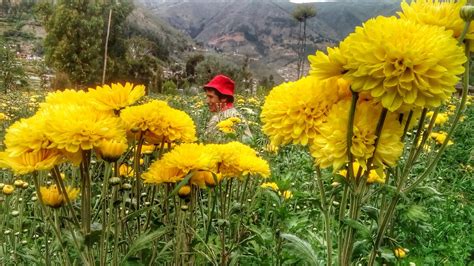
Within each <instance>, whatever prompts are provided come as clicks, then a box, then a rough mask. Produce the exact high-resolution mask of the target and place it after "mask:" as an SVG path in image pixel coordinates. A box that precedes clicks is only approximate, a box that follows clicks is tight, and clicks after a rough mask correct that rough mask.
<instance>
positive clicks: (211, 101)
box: [206, 90, 226, 112]
mask: <svg viewBox="0 0 474 266" xmlns="http://www.w3.org/2000/svg"><path fill="white" fill-rule="evenodd" d="M206 97H207V99H206V102H207V105H208V106H209V111H211V112H218V111H220V110H222V107H223V106H224V105H225V102H226V99H225V98H224V99H219V97H218V96H217V95H216V93H215V92H214V91H213V90H206Z"/></svg>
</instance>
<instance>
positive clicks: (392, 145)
mask: <svg viewBox="0 0 474 266" xmlns="http://www.w3.org/2000/svg"><path fill="white" fill-rule="evenodd" d="M350 105H351V101H350V100H343V101H340V102H339V103H337V104H336V105H334V106H333V108H332V109H331V111H330V112H329V114H328V118H327V121H328V122H327V123H324V124H323V125H322V126H321V129H320V130H321V135H319V136H317V137H316V138H315V140H314V143H313V145H311V146H310V151H311V154H312V155H313V157H314V158H315V159H316V163H317V164H319V165H320V166H321V167H322V168H326V167H329V166H332V167H333V171H337V170H338V169H339V168H341V166H343V165H344V164H346V163H347V162H348V159H347V125H348V123H349V109H350ZM381 111H382V107H381V106H380V105H379V104H377V103H375V102H374V101H358V103H357V106H356V113H355V118H354V127H353V137H352V146H351V153H352V154H353V156H354V159H355V160H357V161H359V163H360V164H361V166H362V167H363V168H364V169H365V168H366V167H367V166H366V165H365V164H366V162H367V160H368V159H369V158H370V157H372V155H373V153H374V144H375V139H376V136H375V133H376V132H375V131H376V127H377V122H378V120H379V117H380V113H381ZM402 133H403V127H402V126H401V125H400V123H399V122H398V115H397V114H394V113H388V114H387V117H386V118H385V122H384V125H383V129H382V132H381V134H380V140H379V142H378V146H377V151H376V152H375V156H374V161H373V164H374V165H375V167H376V168H378V167H382V168H383V166H384V165H389V166H393V165H395V164H396V161H397V160H398V158H399V157H400V155H401V153H402V151H403V143H402V142H401V141H400V138H401V135H402Z"/></svg>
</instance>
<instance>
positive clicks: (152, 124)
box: [120, 100, 170, 132]
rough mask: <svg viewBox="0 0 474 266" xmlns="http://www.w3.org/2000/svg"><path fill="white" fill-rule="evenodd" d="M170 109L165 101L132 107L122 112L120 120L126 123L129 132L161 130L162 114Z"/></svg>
mask: <svg viewBox="0 0 474 266" xmlns="http://www.w3.org/2000/svg"><path fill="white" fill-rule="evenodd" d="M168 108H170V107H169V106H168V104H167V103H166V102H164V101H159V100H153V101H151V102H148V103H145V104H142V105H137V106H130V107H127V108H125V109H124V110H123V111H122V112H120V118H122V120H123V121H124V122H125V125H126V126H127V130H129V131H130V130H139V131H143V132H145V131H154V130H156V129H157V128H160V123H161V121H160V118H161V116H160V113H162V112H163V110H164V109H168Z"/></svg>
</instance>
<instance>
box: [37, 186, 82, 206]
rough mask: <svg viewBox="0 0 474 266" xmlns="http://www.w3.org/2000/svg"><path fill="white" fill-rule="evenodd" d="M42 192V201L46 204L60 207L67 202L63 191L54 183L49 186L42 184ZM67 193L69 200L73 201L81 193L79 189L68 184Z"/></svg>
mask: <svg viewBox="0 0 474 266" xmlns="http://www.w3.org/2000/svg"><path fill="white" fill-rule="evenodd" d="M40 193H41V201H42V202H43V204H44V205H46V206H49V207H51V208H59V207H61V206H63V205H64V204H66V198H65V197H64V196H63V195H62V193H61V191H59V189H58V188H57V187H56V185H52V186H49V187H44V186H41V187H40ZM66 193H67V196H68V198H69V200H70V201H71V202H72V201H74V200H75V199H76V198H77V196H78V195H79V189H78V188H72V187H70V186H67V187H66Z"/></svg>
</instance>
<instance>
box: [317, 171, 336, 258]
mask: <svg viewBox="0 0 474 266" xmlns="http://www.w3.org/2000/svg"><path fill="white" fill-rule="evenodd" d="M316 181H317V182H318V187H319V194H320V195H321V209H322V211H323V216H324V229H325V231H326V245H327V247H326V252H327V254H326V257H327V261H326V264H327V265H332V234H331V216H330V213H329V208H328V204H329V203H328V202H327V200H326V191H325V190H324V183H323V179H322V174H321V168H320V167H319V166H316Z"/></svg>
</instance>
